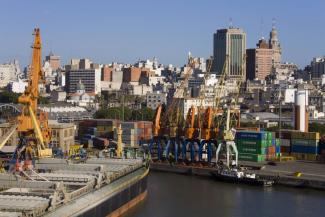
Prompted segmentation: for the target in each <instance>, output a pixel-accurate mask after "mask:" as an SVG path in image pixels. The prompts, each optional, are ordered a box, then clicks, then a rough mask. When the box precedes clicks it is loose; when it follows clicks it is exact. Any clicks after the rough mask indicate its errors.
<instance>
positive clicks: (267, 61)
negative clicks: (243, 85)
mask: <svg viewBox="0 0 325 217" xmlns="http://www.w3.org/2000/svg"><path fill="white" fill-rule="evenodd" d="M246 55H247V58H246V61H247V63H246V73H247V76H246V78H247V79H249V80H253V79H255V78H257V79H259V80H265V78H266V76H268V75H269V74H270V73H271V71H272V60H273V50H272V49H270V48H269V45H268V43H267V42H266V40H265V39H264V38H262V39H260V40H259V42H258V43H257V48H255V49H247V51H246Z"/></svg>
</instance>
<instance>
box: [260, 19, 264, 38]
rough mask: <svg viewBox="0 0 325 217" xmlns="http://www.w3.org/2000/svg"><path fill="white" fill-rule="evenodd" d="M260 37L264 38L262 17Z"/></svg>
mask: <svg viewBox="0 0 325 217" xmlns="http://www.w3.org/2000/svg"><path fill="white" fill-rule="evenodd" d="M260 38H261V39H264V20H263V17H262V18H261V26H260Z"/></svg>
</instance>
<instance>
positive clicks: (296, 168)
mask: <svg viewBox="0 0 325 217" xmlns="http://www.w3.org/2000/svg"><path fill="white" fill-rule="evenodd" d="M239 165H240V166H243V167H247V168H249V170H250V171H251V172H253V173H256V174H257V175H259V176H260V177H263V178H265V179H267V180H273V181H275V184H276V185H283V186H289V187H303V188H312V189H318V190H325V169H324V167H325V165H324V164H319V163H314V162H307V161H294V162H277V163H276V165H275V166H273V165H268V164H266V163H262V162H259V163H255V162H246V161H240V162H239ZM150 168H151V170H152V171H161V172H172V173H178V174H188V175H196V176H211V175H210V172H212V171H213V170H214V167H213V166H211V167H209V166H197V165H195V164H193V165H185V164H169V163H165V162H153V163H151V165H150ZM296 172H300V173H301V174H302V175H301V176H300V177H296V176H295V175H294V173H296Z"/></svg>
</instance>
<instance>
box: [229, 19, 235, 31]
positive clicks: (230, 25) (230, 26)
mask: <svg viewBox="0 0 325 217" xmlns="http://www.w3.org/2000/svg"><path fill="white" fill-rule="evenodd" d="M232 28H234V27H233V24H232V17H230V18H229V29H232Z"/></svg>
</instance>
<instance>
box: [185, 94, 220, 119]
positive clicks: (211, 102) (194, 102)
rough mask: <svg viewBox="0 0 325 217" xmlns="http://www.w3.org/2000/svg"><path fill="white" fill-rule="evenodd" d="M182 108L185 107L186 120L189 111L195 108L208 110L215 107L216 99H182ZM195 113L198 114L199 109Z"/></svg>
mask: <svg viewBox="0 0 325 217" xmlns="http://www.w3.org/2000/svg"><path fill="white" fill-rule="evenodd" d="M182 106H183V115H184V118H185V117H186V115H187V112H188V110H189V109H190V108H191V107H192V106H194V107H195V108H198V107H201V108H203V109H206V108H208V107H209V106H211V107H213V106H215V98H214V97H209V98H205V99H203V100H201V99H199V98H187V99H182ZM195 113H197V109H196V110H195Z"/></svg>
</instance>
